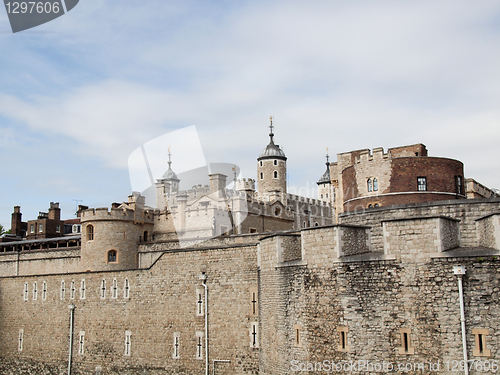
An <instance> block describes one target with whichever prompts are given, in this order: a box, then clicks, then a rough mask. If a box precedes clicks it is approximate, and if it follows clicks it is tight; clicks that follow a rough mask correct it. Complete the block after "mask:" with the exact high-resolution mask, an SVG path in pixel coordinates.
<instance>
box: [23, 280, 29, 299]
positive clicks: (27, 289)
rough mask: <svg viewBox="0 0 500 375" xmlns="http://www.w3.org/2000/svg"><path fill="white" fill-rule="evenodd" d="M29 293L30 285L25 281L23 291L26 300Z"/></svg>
mask: <svg viewBox="0 0 500 375" xmlns="http://www.w3.org/2000/svg"><path fill="white" fill-rule="evenodd" d="M28 295H29V287H28V283H24V293H23V298H24V300H25V301H27V300H28Z"/></svg>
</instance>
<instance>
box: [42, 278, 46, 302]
mask: <svg viewBox="0 0 500 375" xmlns="http://www.w3.org/2000/svg"><path fill="white" fill-rule="evenodd" d="M46 299H47V283H46V282H45V281H44V282H43V284H42V300H43V301H45V300H46Z"/></svg>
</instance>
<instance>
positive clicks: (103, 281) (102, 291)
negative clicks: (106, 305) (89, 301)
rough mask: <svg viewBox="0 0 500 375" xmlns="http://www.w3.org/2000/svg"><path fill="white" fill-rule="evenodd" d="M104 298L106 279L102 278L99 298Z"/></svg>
mask: <svg viewBox="0 0 500 375" xmlns="http://www.w3.org/2000/svg"><path fill="white" fill-rule="evenodd" d="M105 298H106V280H104V279H102V281H101V299H105Z"/></svg>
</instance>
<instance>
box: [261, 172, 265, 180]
mask: <svg viewBox="0 0 500 375" xmlns="http://www.w3.org/2000/svg"><path fill="white" fill-rule="evenodd" d="M260 179H261V180H263V179H264V173H262V172H260Z"/></svg>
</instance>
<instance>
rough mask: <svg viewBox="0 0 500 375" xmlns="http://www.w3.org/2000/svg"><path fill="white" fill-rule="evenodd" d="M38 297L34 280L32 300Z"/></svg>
mask: <svg viewBox="0 0 500 375" xmlns="http://www.w3.org/2000/svg"><path fill="white" fill-rule="evenodd" d="M37 298H38V289H37V286H36V281H35V282H34V284H33V300H36V299H37Z"/></svg>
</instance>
